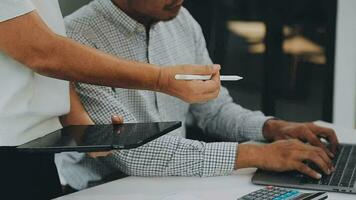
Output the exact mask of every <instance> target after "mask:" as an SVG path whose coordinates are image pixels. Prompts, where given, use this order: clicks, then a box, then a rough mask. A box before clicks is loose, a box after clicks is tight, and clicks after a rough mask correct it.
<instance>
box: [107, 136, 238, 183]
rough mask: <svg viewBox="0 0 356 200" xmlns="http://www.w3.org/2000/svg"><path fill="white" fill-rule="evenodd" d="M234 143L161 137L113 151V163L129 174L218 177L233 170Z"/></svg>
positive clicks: (235, 145)
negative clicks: (139, 145)
mask: <svg viewBox="0 0 356 200" xmlns="http://www.w3.org/2000/svg"><path fill="white" fill-rule="evenodd" d="M236 151H237V143H234V142H218V143H204V142H200V141H194V140H189V139H185V138H181V137H174V136H164V137H161V138H159V139H157V140H155V141H152V142H150V143H148V144H146V145H144V146H142V147H139V148H136V149H132V150H121V151H115V153H114V156H113V157H114V160H115V161H114V163H113V164H114V165H116V166H117V167H118V168H120V169H121V170H122V171H123V172H125V173H127V174H129V175H133V176H200V177H205V176H221V175H228V174H230V173H231V172H232V171H233V170H234V166H235V157H236Z"/></svg>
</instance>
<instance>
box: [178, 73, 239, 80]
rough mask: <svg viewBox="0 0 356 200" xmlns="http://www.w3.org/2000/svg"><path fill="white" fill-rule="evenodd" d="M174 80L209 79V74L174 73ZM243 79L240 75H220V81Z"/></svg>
mask: <svg viewBox="0 0 356 200" xmlns="http://www.w3.org/2000/svg"><path fill="white" fill-rule="evenodd" d="M175 79H176V80H184V81H192V80H203V81H204V80H205V81H206V80H210V79H211V76H210V75H187V74H177V75H175ZM241 79H243V78H242V77H241V76H236V75H234V76H220V80H221V81H238V80H241Z"/></svg>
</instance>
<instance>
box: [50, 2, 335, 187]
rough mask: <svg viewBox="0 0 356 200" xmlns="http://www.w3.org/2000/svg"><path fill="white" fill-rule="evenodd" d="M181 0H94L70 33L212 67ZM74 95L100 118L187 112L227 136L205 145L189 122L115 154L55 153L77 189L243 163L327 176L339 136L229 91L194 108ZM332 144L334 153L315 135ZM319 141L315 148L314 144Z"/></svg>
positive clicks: (120, 52)
mask: <svg viewBox="0 0 356 200" xmlns="http://www.w3.org/2000/svg"><path fill="white" fill-rule="evenodd" d="M182 2H183V1H181V0H113V1H110V0H95V1H93V2H92V3H90V4H89V5H87V6H84V7H83V8H81V9H80V10H78V11H77V12H75V13H74V14H72V15H71V16H69V17H67V19H66V26H67V31H68V32H67V34H68V36H69V37H71V38H73V39H74V40H77V41H79V42H81V43H83V44H86V45H89V46H91V47H95V48H97V49H100V50H102V51H105V52H107V53H111V54H113V55H116V56H119V57H124V58H126V59H130V60H136V61H141V62H148V63H153V64H156V65H160V66H171V65H176V64H187V63H196V64H211V63H212V61H211V60H210V58H209V55H208V52H207V49H206V46H205V40H204V37H203V34H202V31H201V28H200V26H199V25H198V23H197V22H196V21H195V20H194V19H193V18H192V16H191V15H190V14H189V12H188V11H187V10H186V9H184V8H182V6H181V5H182ZM76 89H77V92H78V94H79V96H80V98H81V100H82V103H83V105H84V107H85V109H86V111H87V112H88V114H89V116H90V118H91V119H92V120H93V121H94V122H95V123H111V121H110V119H108V118H107V116H110V115H111V114H118V115H121V116H123V117H124V119H125V122H159V121H183V122H185V121H186V119H187V116H190V117H191V118H192V119H193V120H192V121H194V123H196V124H197V125H198V126H199V127H200V128H201V129H202V130H204V132H205V133H206V134H210V135H213V136H215V137H217V138H219V139H221V140H223V141H229V142H216V143H204V142H200V141H193V140H188V139H185V138H184V137H185V127H182V128H181V129H179V130H176V131H174V132H172V133H170V134H169V135H167V136H164V137H161V138H159V139H157V140H155V141H153V142H151V143H148V144H146V145H144V146H142V147H139V148H137V149H133V150H122V151H115V152H113V154H112V155H110V156H107V157H102V158H97V159H94V158H90V157H88V156H86V155H85V154H75V153H64V154H61V155H59V156H57V160H56V162H57V165H58V168H59V171H60V174H61V175H62V176H63V178H64V179H65V181H66V182H68V184H69V185H70V186H72V187H73V188H75V189H83V188H86V187H89V186H92V185H95V184H98V183H100V180H102V178H105V177H106V176H108V175H109V174H111V173H113V172H115V171H117V170H121V171H123V172H125V173H126V174H129V175H135V176H219V175H228V174H230V173H231V172H232V171H233V170H235V169H239V168H244V167H259V168H264V169H269V170H275V171H286V170H294V169H296V170H299V171H301V172H302V173H305V174H308V175H310V176H313V177H315V178H320V177H319V176H320V174H318V173H317V172H315V171H314V170H312V169H310V168H309V167H307V166H306V165H304V163H303V161H304V160H311V161H313V162H315V163H316V164H317V165H319V166H320V167H321V168H322V169H323V171H324V172H325V173H330V172H331V171H332V169H333V168H332V166H331V164H330V163H331V161H330V158H329V157H328V156H330V157H332V156H333V155H332V152H333V153H335V146H336V145H337V139H336V136H335V133H334V132H333V130H331V129H327V128H323V127H319V126H316V125H314V124H312V123H290V122H286V121H282V120H276V119H273V118H270V117H266V116H264V115H263V114H262V113H261V112H253V111H250V110H247V109H244V108H242V107H241V106H239V105H237V104H235V103H233V101H232V98H231V96H230V95H229V93H228V91H227V90H226V89H225V88H223V87H222V88H221V92H220V94H219V96H218V98H217V99H215V100H213V101H210V102H207V103H203V104H192V105H189V104H187V103H184V102H183V101H181V100H179V99H177V98H174V97H171V96H168V95H165V94H162V93H156V92H150V91H139V90H128V89H121V88H110V87H103V86H94V85H88V84H83V83H77V84H76ZM317 136H319V137H325V138H327V139H329V141H331V144H332V145H331V146H332V149H331V151H329V150H328V149H327V148H326V147H325V146H323V144H321V142H320V140H319V139H317V138H318V137H317ZM288 138H297V139H301V140H304V141H309V143H311V144H313V145H314V146H311V145H307V144H304V143H301V142H299V141H297V140H288V141H287V140H286V141H281V142H275V143H271V144H268V145H264V146H257V145H252V144H238V141H243V140H264V139H267V140H269V141H274V140H280V139H288ZM315 146H317V147H315Z"/></svg>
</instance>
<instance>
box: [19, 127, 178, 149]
mask: <svg viewBox="0 0 356 200" xmlns="http://www.w3.org/2000/svg"><path fill="white" fill-rule="evenodd" d="M181 126H182V123H181V122H155V123H127V124H122V125H112V124H110V125H85V126H83V125H77V126H68V127H65V128H63V129H60V130H57V131H55V132H53V133H50V134H48V135H46V136H43V137H41V138H38V139H35V140H32V141H30V142H28V143H25V144H23V145H20V146H18V147H17V149H19V150H22V151H29V152H50V153H60V152H68V151H76V152H96V151H108V150H115V149H131V148H136V147H139V146H141V145H144V144H146V143H148V142H150V141H152V140H154V139H157V138H158V137H160V136H162V135H164V134H167V133H169V132H171V131H173V130H175V129H177V128H179V127H181Z"/></svg>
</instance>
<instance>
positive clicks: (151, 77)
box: [0, 11, 220, 102]
mask: <svg viewBox="0 0 356 200" xmlns="http://www.w3.org/2000/svg"><path fill="white" fill-rule="evenodd" d="M0 35H1V37H0V51H3V52H5V53H6V54H8V55H9V56H11V57H13V58H14V59H16V60H17V61H19V62H21V63H23V64H24V65H25V66H27V67H29V68H30V69H32V70H33V71H35V72H37V73H39V74H42V75H45V76H50V77H54V78H58V79H64V80H69V81H73V82H83V83H89V84H96V85H105V86H110V87H118V88H134V89H147V90H153V91H159V92H164V93H167V94H170V95H173V96H176V97H179V98H181V99H183V100H185V101H188V102H198V101H203V100H208V99H212V98H215V97H216V96H217V95H218V92H219V86H220V81H219V80H218V78H216V76H217V75H218V74H217V73H218V71H219V69H220V68H219V67H212V66H201V67H197V66H194V67H193V66H177V67H167V68H160V67H157V66H154V65H150V64H145V63H138V62H132V61H128V60H124V59H119V58H117V57H114V56H111V55H108V54H105V53H102V52H100V51H97V50H95V49H93V48H90V47H87V46H84V45H81V44H79V43H76V42H74V41H72V40H70V39H68V38H65V37H61V36H59V35H57V34H55V33H54V32H52V31H51V30H50V29H49V28H48V27H47V26H46V24H45V23H44V22H43V21H42V20H41V18H40V17H39V15H38V14H37V13H36V12H35V11H33V12H30V13H28V14H25V15H23V16H20V17H17V18H14V19H11V20H8V21H5V22H1V23H0ZM176 73H193V74H213V75H214V77H215V78H214V79H213V80H210V81H194V82H193V81H175V80H174V74H176Z"/></svg>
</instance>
